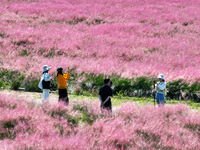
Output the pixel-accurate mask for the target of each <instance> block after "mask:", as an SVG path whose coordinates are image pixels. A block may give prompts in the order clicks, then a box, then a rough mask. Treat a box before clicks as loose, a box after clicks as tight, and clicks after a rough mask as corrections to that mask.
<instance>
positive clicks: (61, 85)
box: [56, 73, 70, 89]
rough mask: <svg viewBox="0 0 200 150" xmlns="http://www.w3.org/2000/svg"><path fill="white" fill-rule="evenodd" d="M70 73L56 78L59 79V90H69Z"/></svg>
mask: <svg viewBox="0 0 200 150" xmlns="http://www.w3.org/2000/svg"><path fill="white" fill-rule="evenodd" d="M69 75H70V73H66V74H63V75H61V74H59V75H58V76H57V77H56V78H57V79H58V88H59V89H66V88H67V81H68V80H69Z"/></svg>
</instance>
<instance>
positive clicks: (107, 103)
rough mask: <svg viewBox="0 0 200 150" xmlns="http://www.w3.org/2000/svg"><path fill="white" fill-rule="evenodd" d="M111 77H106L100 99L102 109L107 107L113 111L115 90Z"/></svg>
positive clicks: (100, 91)
mask: <svg viewBox="0 0 200 150" xmlns="http://www.w3.org/2000/svg"><path fill="white" fill-rule="evenodd" d="M110 83H111V81H110V79H104V86H102V87H101V88H100V90H99V99H100V101H101V109H102V111H103V109H106V110H108V111H110V112H112V103H111V97H112V96H113V91H112V89H111V87H110V86H111V84H110Z"/></svg>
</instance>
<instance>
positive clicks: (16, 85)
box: [11, 74, 25, 90]
mask: <svg viewBox="0 0 200 150" xmlns="http://www.w3.org/2000/svg"><path fill="white" fill-rule="evenodd" d="M24 78H25V75H24V74H23V75H21V76H20V77H19V78H16V79H13V80H12V81H11V89H12V90H18V89H19V87H20V86H21V85H22V83H23V80H24Z"/></svg>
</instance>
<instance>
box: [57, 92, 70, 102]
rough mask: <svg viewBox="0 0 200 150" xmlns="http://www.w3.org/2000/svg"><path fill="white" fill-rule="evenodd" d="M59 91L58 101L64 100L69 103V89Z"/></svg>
mask: <svg viewBox="0 0 200 150" xmlns="http://www.w3.org/2000/svg"><path fill="white" fill-rule="evenodd" d="M58 93H59V99H58V101H63V102H65V103H66V104H67V105H68V104H69V98H68V94H67V89H58Z"/></svg>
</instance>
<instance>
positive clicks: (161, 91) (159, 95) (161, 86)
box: [155, 74, 166, 106]
mask: <svg viewBox="0 0 200 150" xmlns="http://www.w3.org/2000/svg"><path fill="white" fill-rule="evenodd" d="M158 79H159V81H160V83H158V84H157V85H156V88H155V91H156V101H157V104H158V105H159V106H163V105H164V104H165V90H166V82H165V78H164V75H163V74H159V76H158Z"/></svg>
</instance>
